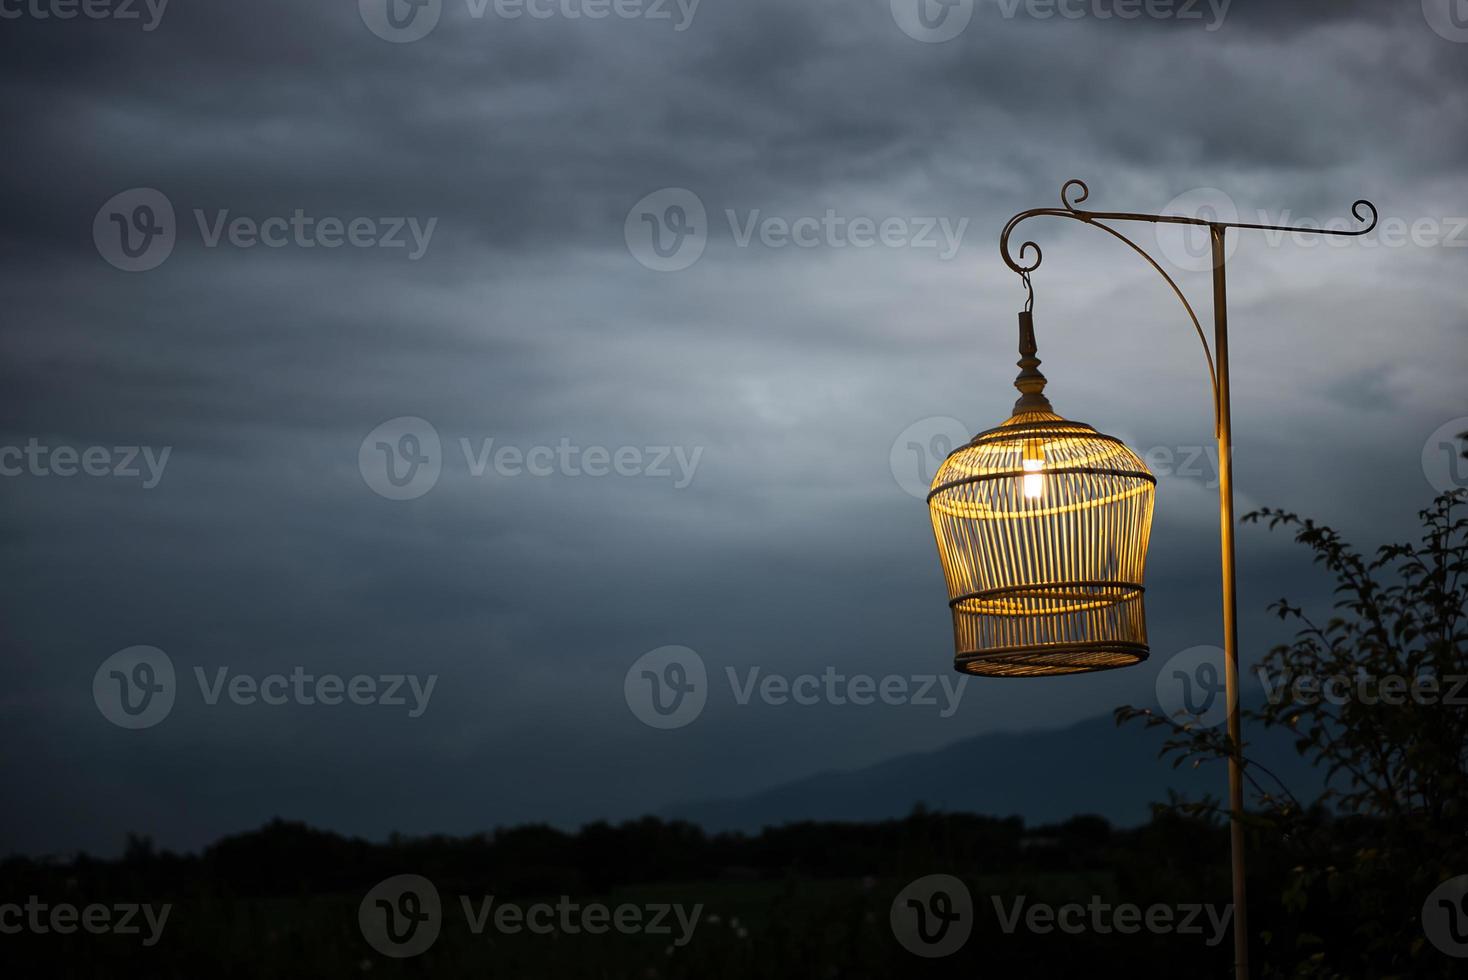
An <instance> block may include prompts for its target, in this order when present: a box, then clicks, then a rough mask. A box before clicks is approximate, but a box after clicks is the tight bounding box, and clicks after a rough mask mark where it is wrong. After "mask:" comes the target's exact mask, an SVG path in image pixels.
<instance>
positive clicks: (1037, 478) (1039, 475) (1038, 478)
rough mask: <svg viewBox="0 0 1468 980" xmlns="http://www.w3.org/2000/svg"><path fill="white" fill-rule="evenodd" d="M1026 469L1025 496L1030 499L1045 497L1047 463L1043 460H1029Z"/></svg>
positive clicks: (1025, 464)
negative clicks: (1044, 471)
mask: <svg viewBox="0 0 1468 980" xmlns="http://www.w3.org/2000/svg"><path fill="white" fill-rule="evenodd" d="M1024 468H1025V479H1024V483H1025V496H1026V497H1030V498H1035V497H1040V496H1043V495H1044V493H1045V474H1044V473H1043V470H1044V469H1045V461H1044V460H1043V459H1027V460H1025V461H1024Z"/></svg>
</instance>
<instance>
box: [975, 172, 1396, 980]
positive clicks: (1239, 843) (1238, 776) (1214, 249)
mask: <svg viewBox="0 0 1468 980" xmlns="http://www.w3.org/2000/svg"><path fill="white" fill-rule="evenodd" d="M1072 188H1076V189H1078V190H1079V193H1078V194H1077V196H1076V198H1075V200H1074V201H1072V200H1071V199H1070V194H1071V190H1072ZM1089 196H1090V189H1089V188H1087V187H1086V185H1085V183H1084V182H1083V181H1079V180H1068V181H1066V182H1065V185H1064V186H1062V187H1061V189H1060V203H1061V205H1062V206H1061V207H1059V208H1032V209H1030V210H1028V211H1021V212H1020V213H1019V214H1016V215H1015V216H1014V217H1012V218H1010V219H1009V222H1008V223H1007V224H1006V225H1005V226H1004V231H1003V232H1002V233H1001V234H1000V236H999V253H1000V255H1001V256H1003V258H1004V263H1005V265H1007V266H1009V267H1010V268H1011V269H1013V270H1014V271H1015V272H1016V273H1018V274H1019V276H1020V278H1021V279H1022V280H1023V281H1024V283H1025V287H1026V288H1027V289H1028V288H1029V287H1030V273H1031V272H1034V271H1035V269H1037V268H1039V266H1040V260H1041V259H1042V258H1043V254H1042V253H1041V252H1040V246H1038V245H1036V244H1035V243H1034V242H1033V241H1026V242H1025V243H1024V244H1022V245H1021V246H1020V248H1019V259H1020V261H1016V260H1015V259H1014V257H1012V256H1011V255H1010V252H1009V236H1010V235H1011V234H1012V233H1013V232H1014V229H1015V227H1016V226H1017V225H1018V224H1019V223H1020V222H1021V221H1024V220H1025V219H1026V218H1033V217H1039V216H1049V217H1057V218H1074V219H1076V220H1078V221H1084V222H1085V223H1086V224H1090V225H1095V226H1096V227H1097V228H1100V229H1101V230H1103V231H1105V232H1107V233H1109V234H1111V235H1113V236H1115V237H1116V238H1119V239H1121V240H1122V241H1123V242H1125V243H1126V244H1127V245H1129V246H1131V248H1132V249H1133V250H1134V251H1136V252H1137V254H1139V255H1140V256H1142V258H1144V259H1146V260H1147V262H1148V264H1150V265H1151V266H1152V268H1153V269H1155V270H1156V271H1157V273H1158V274H1159V275H1161V276H1162V278H1163V279H1165V280H1166V281H1167V284H1168V285H1169V286H1171V287H1172V291H1173V292H1174V293H1175V294H1176V295H1177V298H1178V300H1179V301H1180V302H1181V303H1182V304H1183V308H1184V309H1185V310H1187V312H1188V317H1189V319H1191V320H1192V321H1193V328H1194V329H1195V330H1196V331H1197V332H1198V339H1199V340H1200V341H1201V342H1202V344H1203V353H1204V356H1205V357H1207V358H1208V376H1209V380H1210V381H1211V382H1212V383H1213V423H1214V434H1215V435H1216V436H1217V438H1218V464H1219V477H1218V512H1219V521H1218V524H1219V549H1220V559H1221V563H1222V566H1223V647H1224V659H1225V670H1224V679H1225V684H1226V691H1225V696H1226V697H1227V698H1228V737H1229V743H1230V744H1229V750H1230V751H1229V760H1228V799H1229V851H1230V855H1231V859H1232V878H1233V911H1234V914H1233V931H1234V976H1235V978H1236V980H1248V976H1249V925H1248V914H1247V901H1246V898H1247V896H1246V890H1245V886H1244V881H1245V879H1244V824H1243V817H1244V783H1243V733H1242V726H1241V724H1240V718H1239V634H1238V569H1237V566H1236V565H1235V562H1234V489H1233V431H1232V430H1233V421H1232V411H1231V406H1230V402H1229V397H1230V390H1229V389H1230V386H1229V372H1228V297H1227V283H1226V281H1225V278H1224V252H1225V250H1224V245H1225V240H1226V236H1227V234H1228V229H1230V228H1240V229H1251V230H1264V231H1288V232H1303V233H1307V234H1312V235H1338V236H1343V237H1348V238H1355V237H1358V236H1360V235H1365V234H1366V233H1367V232H1369V231H1371V229H1373V228H1375V227H1376V220H1377V213H1376V206H1375V205H1374V204H1372V203H1371V202H1370V201H1366V200H1360V201H1357V202H1356V203H1355V204H1353V205H1351V214H1352V215H1353V216H1354V217H1355V218H1356V220H1357V221H1362V222H1366V226H1365V227H1364V228H1359V229H1356V230H1354V231H1347V230H1339V231H1337V230H1331V229H1324V228H1298V227H1291V226H1288V225H1266V224H1253V223H1247V222H1235V221H1208V220H1205V219H1202V218H1193V217H1189V216H1187V215H1177V214H1139V213H1135V212H1130V211H1082V210H1079V209H1078V208H1077V207H1076V205H1077V204H1080V203H1081V202H1082V201H1084V200H1085V199H1086V198H1087V197H1089ZM1362 208H1365V209H1367V210H1368V211H1370V213H1371V214H1370V219H1369V220H1368V219H1367V217H1366V215H1365V214H1364V213H1363V212H1362ZM1103 221H1146V222H1151V223H1153V224H1182V225H1199V226H1206V227H1207V228H1208V241H1209V250H1210V254H1211V257H1212V266H1213V353H1209V350H1208V340H1207V338H1206V337H1205V336H1204V334H1203V328H1202V326H1201V325H1200V324H1199V322H1198V315H1197V313H1195V312H1194V310H1193V306H1192V304H1191V303H1189V302H1188V298H1187V297H1186V296H1185V295H1183V291H1182V290H1181V289H1180V288H1179V287H1178V284H1177V283H1176V282H1175V281H1174V280H1173V278H1172V276H1170V275H1168V274H1167V271H1166V270H1165V269H1163V268H1162V266H1160V265H1158V263H1157V260H1156V259H1154V258H1153V257H1152V256H1151V255H1150V254H1148V253H1147V251H1146V250H1145V249H1143V248H1142V247H1141V246H1140V245H1138V244H1137V243H1136V242H1134V241H1132V240H1131V239H1129V238H1127V237H1126V236H1125V235H1123V234H1121V233H1120V232H1119V231H1117V230H1116V229H1114V228H1111V227H1109V226H1108V225H1105V224H1102V223H1101V222H1103ZM1029 252H1034V255H1035V258H1034V261H1033V262H1031V263H1029V264H1028V265H1026V264H1024V262H1023V260H1024V258H1025V256H1026V255H1027V254H1028V253H1029ZM1031 299H1032V300H1033V293H1032V294H1031ZM1215 358H1216V363H1215Z"/></svg>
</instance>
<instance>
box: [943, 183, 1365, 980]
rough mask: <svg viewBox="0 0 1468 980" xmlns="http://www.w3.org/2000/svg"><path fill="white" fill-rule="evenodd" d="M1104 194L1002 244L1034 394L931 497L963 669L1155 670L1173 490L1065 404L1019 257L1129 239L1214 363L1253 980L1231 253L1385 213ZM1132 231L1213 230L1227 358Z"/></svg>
mask: <svg viewBox="0 0 1468 980" xmlns="http://www.w3.org/2000/svg"><path fill="white" fill-rule="evenodd" d="M1089 194H1090V191H1089V189H1088V188H1087V187H1086V185H1085V183H1084V182H1082V181H1079V180H1069V181H1066V183H1065V185H1064V186H1063V187H1062V188H1061V189H1060V203H1061V206H1060V207H1058V208H1031V209H1030V210H1028V211H1021V212H1020V213H1019V214H1016V215H1015V216H1014V217H1012V218H1010V219H1009V222H1008V223H1007V224H1006V225H1005V226H1004V231H1003V232H1002V233H1001V234H1000V236H999V252H1000V255H1001V256H1002V257H1003V259H1004V263H1005V264H1006V265H1008V266H1009V268H1011V269H1013V270H1014V271H1015V272H1016V273H1018V275H1019V276H1020V279H1021V280H1022V282H1023V283H1024V286H1025V289H1026V291H1027V294H1028V296H1027V299H1026V302H1025V308H1024V310H1023V311H1022V312H1021V313H1020V315H1019V333H1020V345H1019V347H1020V360H1019V367H1020V374H1019V377H1018V378H1016V379H1015V387H1016V388H1017V389H1019V392H1020V398H1019V400H1018V401H1017V402H1016V403H1015V406H1014V411H1013V414H1012V415H1011V416H1010V418H1009V419H1007V420H1006V421H1005V422H1003V423H1002V424H1001V425H999V426H997V427H995V428H993V429H989V430H987V431H985V432H981V433H979V434H978V435H977V436H975V437H974V438H973V440H972V441H971V442H969V443H968V444H967V445H965V446H962V447H960V448H958V449H956V450H954V452H953V453H952V454H950V455H949V456H948V458H947V459H946V460H944V462H943V464H942V465H941V466H940V467H939V468H938V472H937V473H936V474H935V475H934V477H933V487H932V490H931V492H930V493H929V494H928V507H929V511H930V513H931V515H932V518H933V532H934V535H935V536H936V538H937V541H938V555H939V558H940V560H941V561H942V563H943V572H944V577H945V579H946V581H947V584H948V596H949V603H948V604H949V607H950V609H951V610H952V613H953V628H954V645H955V655H954V666H955V668H956V669H958V670H960V671H963V672H966V673H971V674H980V675H984V676H992V677H1038V676H1048V675H1056V674H1074V673H1083V672H1089V671H1096V670H1106V669H1109V668H1113V667H1125V666H1129V665H1131V664H1135V663H1140V662H1141V661H1143V660H1145V659H1147V655H1148V647H1147V629H1146V620H1145V616H1144V613H1143V607H1142V592H1143V587H1142V577H1143V569H1144V566H1145V563H1146V555H1147V542H1148V538H1149V535H1150V531H1151V522H1152V501H1153V495H1154V493H1155V487H1156V483H1157V481H1156V479H1155V478H1154V477H1153V476H1152V474H1151V473H1150V472H1149V471H1148V470H1147V467H1146V464H1145V463H1143V462H1142V460H1141V458H1140V457H1139V456H1137V454H1136V453H1135V452H1133V451H1132V450H1131V449H1129V448H1127V447H1126V446H1125V445H1124V444H1122V442H1121V441H1120V440H1118V439H1115V438H1113V437H1111V436H1105V435H1101V434H1100V433H1098V432H1097V431H1096V430H1095V429H1093V428H1091V427H1090V426H1088V425H1085V424H1083V423H1079V422H1073V421H1069V420H1067V419H1064V418H1062V417H1061V416H1059V415H1057V414H1056V413H1055V411H1054V409H1053V408H1052V407H1051V405H1050V402H1049V400H1048V399H1047V398H1046V397H1045V394H1044V388H1045V376H1044V375H1043V374H1041V373H1040V372H1039V370H1038V368H1039V365H1040V361H1039V359H1038V358H1037V357H1036V356H1035V355H1036V352H1037V348H1036V343H1035V333H1034V321H1033V312H1032V311H1033V308H1034V290H1033V288H1032V286H1031V282H1030V274H1031V273H1032V272H1034V271H1035V269H1037V268H1038V267H1039V265H1040V260H1041V258H1042V255H1041V252H1040V247H1039V246H1038V245H1036V244H1035V243H1034V242H1033V241H1026V242H1025V243H1024V244H1023V245H1021V246H1020V249H1019V255H1018V258H1017V259H1016V257H1015V256H1014V255H1012V254H1011V253H1010V250H1009V239H1010V235H1011V234H1012V233H1013V232H1014V230H1015V228H1016V226H1018V225H1019V223H1020V222H1022V221H1024V220H1025V219H1027V218H1033V217H1042V216H1044V217H1057V218H1072V219H1074V220H1077V221H1081V222H1084V223H1085V224H1088V225H1093V226H1094V227H1097V228H1100V229H1101V230H1102V231H1105V232H1106V233H1108V234H1110V235H1112V236H1113V237H1115V238H1117V239H1119V240H1120V241H1122V242H1123V243H1125V244H1126V245H1128V246H1129V247H1131V248H1132V249H1133V250H1134V251H1135V252H1136V253H1137V254H1138V255H1140V256H1141V257H1142V258H1143V259H1144V260H1146V262H1147V263H1148V264H1149V265H1150V266H1151V267H1152V268H1153V269H1154V270H1155V271H1156V272H1157V273H1158V274H1159V275H1160V276H1162V278H1163V279H1164V280H1166V282H1167V284H1168V285H1169V286H1170V287H1171V288H1172V291H1173V293H1174V294H1176V296H1177V298H1178V300H1179V301H1180V302H1181V303H1182V305H1183V308H1184V309H1185V310H1186V311H1187V314H1188V317H1189V319H1190V320H1191V321H1192V324H1193V329H1194V330H1195V331H1197V334H1198V339H1199V340H1200V341H1201V342H1202V344H1203V353H1204V356H1205V358H1206V359H1207V361H1208V374H1209V381H1210V383H1211V385H1212V389H1213V418H1214V435H1215V436H1216V437H1217V439H1218V464H1219V483H1218V515H1219V546H1220V560H1221V565H1222V571H1223V647H1224V657H1225V661H1226V662H1225V670H1224V677H1225V685H1226V687H1225V696H1226V697H1227V698H1228V737H1229V743H1230V754H1229V762H1228V798H1229V843H1230V851H1231V855H1232V873H1233V906H1234V915H1233V924H1234V925H1233V928H1234V974H1235V976H1236V977H1237V978H1239V980H1243V978H1247V977H1248V975H1249V944H1248V936H1249V932H1248V920H1247V915H1246V905H1245V889H1244V830H1243V822H1242V817H1243V810H1244V802H1243V797H1244V791H1243V768H1242V765H1243V756H1242V739H1241V734H1240V730H1239V697H1238V686H1239V635H1238V617H1237V613H1238V601H1237V572H1236V568H1235V564H1234V491H1233V452H1232V422H1231V418H1230V407H1229V368H1228V301H1227V294H1226V282H1225V277H1224V245H1225V243H1226V236H1227V234H1228V231H1229V229H1231V228H1234V229H1241V230H1264V231H1285V232H1301V233H1306V234H1313V235H1338V236H1346V237H1357V236H1360V235H1365V234H1366V233H1368V232H1370V231H1371V230H1372V229H1373V228H1375V227H1376V218H1377V214H1376V207H1375V206H1374V205H1373V204H1371V202H1369V201H1364V200H1362V201H1357V202H1356V203H1355V204H1353V205H1352V206H1351V213H1352V215H1353V216H1354V217H1355V218H1356V220H1357V221H1359V222H1362V223H1363V227H1361V228H1358V229H1354V230H1334V229H1323V228H1297V227H1290V226H1286V225H1268V224H1251V223H1246V222H1236V221H1209V220H1207V219H1204V218H1195V217H1189V216H1186V215H1174V214H1140V213H1136V212H1129V211H1085V210H1081V209H1080V208H1079V207H1077V205H1079V204H1081V203H1083V202H1084V201H1085V200H1086V198H1087V197H1088V196H1089ZM1367 212H1369V216H1368V214H1367ZM1118 221H1143V222H1148V223H1152V224H1178V225H1197V226H1199V227H1204V228H1207V229H1208V239H1209V249H1210V254H1211V257H1212V268H1213V349H1212V350H1211V351H1210V350H1209V347H1208V338H1207V337H1206V336H1205V334H1204V333H1203V327H1202V324H1200V323H1199V321H1198V315H1197V313H1196V312H1195V311H1194V310H1193V307H1192V304H1191V303H1189V302H1188V298H1187V296H1185V295H1184V294H1183V291H1182V289H1181V288H1179V287H1178V284H1177V283H1176V282H1175V281H1174V280H1173V278H1172V276H1170V275H1168V274H1167V271H1166V270H1164V269H1163V268H1162V266H1161V265H1159V264H1158V263H1157V260H1156V259H1154V258H1153V257H1152V256H1151V255H1150V254H1148V252H1147V251H1146V250H1145V249H1143V248H1142V247H1141V246H1140V245H1138V244H1137V243H1136V242H1134V241H1132V240H1131V239H1130V238H1127V237H1126V236H1125V235H1123V234H1122V233H1121V232H1119V231H1117V230H1116V229H1115V228H1113V227H1111V225H1110V224H1107V222H1118ZM1031 255H1033V258H1032V259H1030V260H1029V261H1028V262H1026V261H1025V260H1026V259H1027V258H1028V257H1029V256H1031Z"/></svg>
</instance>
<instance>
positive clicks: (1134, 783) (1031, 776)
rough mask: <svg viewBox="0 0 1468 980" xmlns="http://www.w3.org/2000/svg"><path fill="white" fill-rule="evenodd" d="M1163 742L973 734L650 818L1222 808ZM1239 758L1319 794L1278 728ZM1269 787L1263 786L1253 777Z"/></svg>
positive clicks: (703, 822) (1155, 737) (1107, 735)
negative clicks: (1187, 803) (1163, 752)
mask: <svg viewBox="0 0 1468 980" xmlns="http://www.w3.org/2000/svg"><path fill="white" fill-rule="evenodd" d="M1164 738H1165V736H1164V734H1163V732H1162V731H1161V730H1158V729H1153V730H1147V729H1144V728H1143V726H1142V725H1141V723H1140V722H1132V723H1129V724H1127V725H1125V726H1122V727H1120V728H1118V727H1117V726H1116V724H1115V722H1114V721H1113V720H1112V717H1111V716H1110V715H1105V716H1102V717H1097V718H1090V719H1087V720H1085V721H1081V722H1078V723H1076V724H1074V725H1071V726H1069V727H1067V728H1060V729H1049V730H1042V731H1027V732H997V733H991V734H985V735H976V736H973V737H971V738H966V739H962V740H960V741H957V742H953V743H952V744H950V745H947V746H944V747H942V748H940V749H936V750H934V751H930V752H915V753H910V754H907V755H900V756H897V757H895V758H892V759H887V760H886V761H883V762H879V763H877V764H875V765H872V766H867V767H865V768H861V769H853V770H846V771H840V772H823V773H818V774H816V775H813V776H809V777H806V778H804V779H799V780H795V781H793V782H788V783H784V784H781V785H778V786H774V787H771V788H770V789H767V790H764V791H762V792H759V793H755V794H753V795H750V796H745V797H740V798H731V799H710V800H700V801H691V802H687V803H680V804H674V805H672V806H669V807H666V808H664V809H663V810H662V811H660V812H659V814H658V815H659V816H661V817H664V818H666V819H678V820H687V821H689V822H691V823H695V824H698V825H700V826H702V827H704V828H705V829H706V830H709V831H721V830H740V831H751V832H752V831H757V830H759V829H760V828H762V827H766V826H776V825H780V824H785V823H789V822H792V821H798V820H817V821H827V820H840V821H847V820H849V821H875V820H887V819H895V818H900V817H903V816H905V815H907V814H908V813H911V812H912V810H913V808H914V807H915V806H918V805H922V806H925V807H927V808H928V809H930V810H938V811H948V812H964V813H977V814H984V815H988V816H998V817H1005V816H1020V817H1023V818H1024V820H1025V822H1026V823H1027V824H1030V825H1032V826H1033V825H1035V824H1042V823H1056V822H1060V821H1064V820H1066V819H1068V818H1070V817H1072V816H1074V815H1076V814H1078V813H1087V814H1096V815H1099V816H1101V817H1104V818H1106V819H1107V820H1109V821H1110V822H1111V823H1112V824H1114V825H1116V826H1123V827H1125V826H1135V825H1138V824H1142V823H1145V822H1146V821H1147V819H1148V817H1149V815H1150V805H1151V804H1152V803H1155V802H1166V801H1167V800H1168V793H1169V790H1173V791H1176V792H1178V793H1181V794H1183V795H1185V796H1187V797H1189V798H1192V799H1201V798H1202V797H1203V796H1205V795H1212V796H1213V797H1215V798H1223V797H1224V796H1225V794H1226V790H1227V784H1226V781H1225V780H1226V775H1225V767H1224V764H1223V763H1222V762H1221V761H1209V762H1205V763H1204V764H1202V765H1201V766H1198V767H1197V768H1194V767H1193V766H1192V764H1191V763H1184V764H1183V765H1182V766H1180V767H1176V768H1174V766H1173V764H1172V759H1171V758H1170V757H1169V758H1167V759H1161V758H1158V755H1157V752H1158V750H1159V749H1160V748H1161V747H1162V743H1163V741H1164ZM1245 742H1246V744H1247V745H1248V750H1247V751H1248V753H1249V755H1250V756H1251V757H1252V758H1255V759H1257V760H1258V761H1259V762H1261V763H1262V764H1263V765H1265V766H1267V767H1268V768H1269V769H1270V770H1272V771H1273V772H1274V773H1276V774H1277V775H1278V776H1279V777H1280V779H1281V780H1283V781H1284V783H1285V784H1286V785H1287V786H1288V787H1289V788H1290V790H1291V791H1292V792H1293V793H1294V794H1295V795H1296V796H1297V797H1298V798H1299V799H1300V800H1301V801H1302V802H1309V801H1310V800H1311V799H1313V798H1314V797H1315V796H1316V795H1317V794H1318V793H1319V791H1320V790H1321V789H1322V788H1323V779H1322V776H1321V774H1320V773H1319V772H1318V771H1317V770H1315V769H1314V768H1312V767H1311V766H1310V765H1309V763H1308V762H1307V761H1306V760H1304V759H1302V758H1300V757H1299V756H1298V755H1297V754H1296V753H1295V750H1294V748H1293V745H1292V744H1291V743H1292V739H1291V736H1290V735H1289V734H1288V733H1287V732H1284V731H1282V730H1278V729H1275V730H1269V729H1264V728H1262V727H1261V726H1259V725H1257V724H1256V725H1254V726H1253V727H1252V730H1250V729H1249V728H1247V727H1246V730H1245ZM1258 778H1259V779H1260V782H1261V783H1263V784H1264V785H1265V786H1266V787H1271V788H1272V783H1271V781H1269V780H1267V779H1265V778H1264V777H1263V776H1262V775H1261V776H1259V777H1258Z"/></svg>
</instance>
